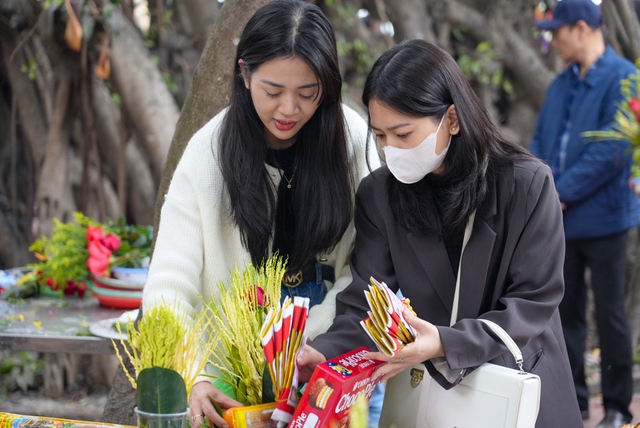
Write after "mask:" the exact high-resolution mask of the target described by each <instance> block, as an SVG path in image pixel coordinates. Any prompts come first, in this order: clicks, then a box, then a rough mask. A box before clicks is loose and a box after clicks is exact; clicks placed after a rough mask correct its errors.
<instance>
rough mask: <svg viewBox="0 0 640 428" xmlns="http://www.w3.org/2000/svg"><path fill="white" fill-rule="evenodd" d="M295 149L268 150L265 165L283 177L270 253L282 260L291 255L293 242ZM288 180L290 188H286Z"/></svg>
mask: <svg viewBox="0 0 640 428" xmlns="http://www.w3.org/2000/svg"><path fill="white" fill-rule="evenodd" d="M296 148H297V145H296V144H294V145H293V146H291V147H287V148H286V149H281V150H275V149H268V150H269V153H268V155H267V163H268V164H269V165H271V166H273V167H275V168H278V169H280V170H282V171H283V172H284V177H282V180H281V181H280V186H278V204H277V206H276V222H275V231H274V236H273V247H272V251H273V252H274V253H275V252H276V251H278V253H279V254H280V256H282V257H283V258H287V257H290V256H291V254H292V253H293V247H294V242H295V220H296V219H295V215H294V212H293V189H294V187H295V183H296V180H295V178H296V177H295V174H296V173H297V171H294V169H295V160H296V151H297V150H296ZM288 180H290V181H291V188H290V189H289V188H288V187H287V185H288V184H289V183H288Z"/></svg>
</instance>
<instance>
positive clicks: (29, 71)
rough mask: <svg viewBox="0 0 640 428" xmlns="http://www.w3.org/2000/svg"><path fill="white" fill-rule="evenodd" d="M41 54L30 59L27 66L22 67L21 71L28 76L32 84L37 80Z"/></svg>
mask: <svg viewBox="0 0 640 428" xmlns="http://www.w3.org/2000/svg"><path fill="white" fill-rule="evenodd" d="M40 55H41V53H40V52H38V53H37V54H36V56H35V57H31V58H29V60H28V61H27V63H26V64H22V65H21V66H20V71H21V72H22V73H24V74H26V75H27V77H28V78H29V80H31V81H32V82H33V81H34V80H36V72H37V71H38V59H40Z"/></svg>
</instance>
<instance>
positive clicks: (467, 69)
mask: <svg viewBox="0 0 640 428" xmlns="http://www.w3.org/2000/svg"><path fill="white" fill-rule="evenodd" d="M501 59H502V58H501V56H500V54H499V53H498V52H496V51H495V50H493V47H492V46H491V42H488V41H483V42H480V43H478V45H477V46H476V48H475V50H473V51H469V52H466V53H463V54H462V55H460V56H458V65H459V66H460V69H461V70H462V72H463V73H464V74H465V76H466V77H467V79H469V80H471V81H474V80H475V81H477V82H479V83H482V84H485V85H490V86H492V87H494V88H500V89H502V90H504V91H505V92H506V93H507V94H509V95H511V94H513V84H512V83H511V81H510V80H509V79H507V77H506V76H505V74H504V68H503V66H502V63H501Z"/></svg>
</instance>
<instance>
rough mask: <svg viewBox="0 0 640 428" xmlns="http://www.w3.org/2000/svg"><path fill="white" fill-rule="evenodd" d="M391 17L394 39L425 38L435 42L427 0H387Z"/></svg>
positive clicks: (399, 40)
mask: <svg viewBox="0 0 640 428" xmlns="http://www.w3.org/2000/svg"><path fill="white" fill-rule="evenodd" d="M386 4H387V6H388V12H389V18H390V20H391V22H392V23H393V28H394V32H395V34H394V36H393V38H394V40H396V41H397V42H401V41H402V40H409V39H423V40H426V41H428V42H432V43H434V42H435V41H436V35H435V33H434V32H433V20H432V19H431V16H430V15H429V14H428V12H427V3H426V1H425V0H386Z"/></svg>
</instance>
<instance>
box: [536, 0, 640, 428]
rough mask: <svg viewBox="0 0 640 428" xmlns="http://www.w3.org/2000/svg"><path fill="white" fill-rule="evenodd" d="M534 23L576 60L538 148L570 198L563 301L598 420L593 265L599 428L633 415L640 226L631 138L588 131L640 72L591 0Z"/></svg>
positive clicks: (546, 116)
mask: <svg viewBox="0 0 640 428" xmlns="http://www.w3.org/2000/svg"><path fill="white" fill-rule="evenodd" d="M535 25H536V26H537V27H538V28H540V29H542V30H548V31H552V32H553V41H552V45H553V47H554V48H555V50H556V52H557V54H558V55H559V56H560V57H561V58H562V60H563V61H564V62H566V63H567V68H566V69H565V70H564V71H563V72H562V73H560V74H559V75H558V76H557V77H556V78H555V80H554V81H553V83H552V84H551V86H550V87H549V89H548V91H547V97H546V100H545V102H544V105H543V106H542V108H541V110H540V113H539V117H538V123H537V126H536V130H535V135H534V137H533V140H532V141H531V145H530V150H531V152H532V153H533V154H534V155H536V156H537V157H539V158H540V159H542V160H544V161H545V162H547V163H548V164H549V165H550V166H551V168H552V170H553V177H554V180H555V188H556V191H557V193H558V196H559V198H560V202H561V203H562V208H563V215H564V216H563V217H564V234H565V238H566V253H565V260H564V279H565V294H564V299H563V301H562V303H561V304H560V314H561V319H562V327H563V330H564V337H565V341H566V343H567V349H568V352H569V361H570V362H571V369H572V372H573V381H574V383H575V387H576V393H577V397H578V403H579V405H580V410H581V411H582V417H583V418H584V419H587V418H589V390H588V387H587V383H586V380H585V368H584V352H585V340H586V335H587V323H586V301H587V281H586V280H585V273H586V270H587V269H589V270H590V272H591V279H590V283H591V288H592V290H593V297H594V303H595V314H596V315H595V316H596V325H597V328H598V333H599V341H600V357H601V358H600V371H601V380H600V382H601V391H602V401H603V404H604V408H605V410H606V412H605V417H604V419H603V420H602V421H601V422H600V423H599V424H598V425H597V427H598V428H610V427H612V428H613V427H615V428H618V427H619V426H620V425H622V424H624V423H626V422H629V421H630V420H631V413H630V412H629V405H630V403H631V398H632V394H633V377H632V367H633V361H632V350H631V338H630V332H629V326H628V323H627V319H626V315H625V306H624V297H625V260H626V246H627V233H628V231H629V229H631V228H633V227H636V226H637V225H638V213H639V211H638V201H637V198H636V197H635V196H634V194H633V192H632V191H631V190H630V189H629V185H628V180H629V177H630V171H631V164H632V158H631V154H630V153H629V152H628V150H627V149H628V148H629V143H628V142H626V141H595V142H588V141H587V140H586V139H585V137H584V136H583V133H584V132H585V131H592V130H607V129H610V127H611V126H612V124H613V123H614V114H615V112H616V109H617V108H618V102H620V101H622V98H623V97H622V94H621V92H620V81H621V80H622V79H624V78H626V77H627V76H628V75H629V74H631V73H634V72H635V71H636V68H635V66H634V65H633V64H632V63H631V62H630V61H627V60H626V59H623V58H621V57H619V56H618V55H617V54H616V53H615V52H614V50H613V49H612V48H611V47H610V46H608V45H607V44H606V42H605V39H604V35H603V32H602V14H601V12H600V10H599V8H598V7H597V6H596V5H595V4H594V3H593V2H592V1H591V0H563V1H561V2H558V6H557V8H556V10H555V12H554V14H553V19H551V20H545V21H537V22H536V23H535Z"/></svg>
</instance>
